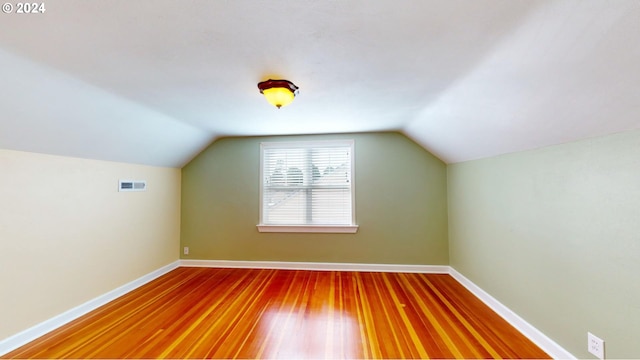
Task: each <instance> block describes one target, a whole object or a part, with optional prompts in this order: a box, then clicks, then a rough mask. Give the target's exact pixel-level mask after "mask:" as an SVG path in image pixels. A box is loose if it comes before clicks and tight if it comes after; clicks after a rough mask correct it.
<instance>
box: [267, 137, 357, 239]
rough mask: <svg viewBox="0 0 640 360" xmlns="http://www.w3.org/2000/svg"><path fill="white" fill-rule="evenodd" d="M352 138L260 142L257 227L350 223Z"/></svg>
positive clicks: (352, 222) (351, 211)
mask: <svg viewBox="0 0 640 360" xmlns="http://www.w3.org/2000/svg"><path fill="white" fill-rule="evenodd" d="M353 145H354V142H353V140H340V141H321V142H317V141H316V142H278V143H262V144H261V178H262V179H261V197H262V199H261V200H262V201H261V212H260V223H261V224H262V225H284V226H287V225H292V226H300V225H311V226H326V225H328V226H336V225H337V226H343V225H347V226H350V225H354V214H353V210H354V204H353V199H354V192H353V171H352V170H353V159H354V156H353V147H354V146H353Z"/></svg>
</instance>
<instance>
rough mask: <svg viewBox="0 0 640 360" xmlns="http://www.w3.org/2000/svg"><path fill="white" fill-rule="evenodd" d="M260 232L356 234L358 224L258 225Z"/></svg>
mask: <svg viewBox="0 0 640 360" xmlns="http://www.w3.org/2000/svg"><path fill="white" fill-rule="evenodd" d="M256 226H257V228H258V231H259V232H271V233H329V234H355V233H356V232H357V231H358V225H256Z"/></svg>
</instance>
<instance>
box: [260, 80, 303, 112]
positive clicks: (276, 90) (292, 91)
mask: <svg viewBox="0 0 640 360" xmlns="http://www.w3.org/2000/svg"><path fill="white" fill-rule="evenodd" d="M258 89H260V93H261V94H263V95H264V97H266V98H267V101H268V102H269V103H271V105H273V106H275V107H277V108H278V109H280V108H281V107H283V106H287V105H289V104H291V102H292V101H293V98H294V97H295V96H296V95H298V87H297V86H295V85H294V84H293V83H292V82H291V81H289V80H271V79H269V80H267V81H263V82H260V83H258Z"/></svg>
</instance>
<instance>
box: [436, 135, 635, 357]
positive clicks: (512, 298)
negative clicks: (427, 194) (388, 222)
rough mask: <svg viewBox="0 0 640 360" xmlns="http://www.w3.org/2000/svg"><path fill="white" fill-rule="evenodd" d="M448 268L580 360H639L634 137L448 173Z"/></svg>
mask: <svg viewBox="0 0 640 360" xmlns="http://www.w3.org/2000/svg"><path fill="white" fill-rule="evenodd" d="M448 184H449V224H450V227H449V235H450V255H451V265H452V266H453V267H454V268H455V269H457V270H458V271H460V272H461V273H462V274H464V275H465V276H466V277H468V278H469V279H470V280H472V281H473V282H475V283H476V284H477V285H479V286H480V287H482V288H483V289H484V290H486V291H487V292H488V293H490V294H491V295H493V296H494V297H496V298H497V299H498V300H499V301H501V302H502V303H504V304H505V305H506V306H508V307H509V308H511V309H512V310H514V311H515V312H516V313H517V314H518V315H520V316H522V317H523V318H524V319H526V320H527V321H528V322H529V323H531V324H532V325H534V326H535V327H537V328H538V329H539V330H541V331H542V332H543V333H545V334H546V335H548V336H549V337H551V338H552V339H554V340H555V341H556V342H557V343H559V344H560V345H561V346H563V347H564V348H565V349H567V350H568V351H570V352H571V353H572V354H574V355H576V356H578V357H579V358H593V356H592V355H590V354H589V353H588V352H587V350H586V348H587V346H586V344H587V331H591V332H592V333H594V334H595V335H597V336H599V337H601V338H603V339H604V340H605V342H606V346H605V348H606V352H607V354H606V355H607V358H640V341H638V339H640V285H639V284H640V283H639V280H638V276H639V275H640V132H639V131H635V132H628V133H622V134H617V135H613V136H608V137H602V138H597V139H592V140H586V141H580V142H576V143H571V144H565V145H559V146H552V147H547V148H543V149H540V150H535V151H528V152H522V153H517V154H511V155H504V156H499V157H495V158H490V159H484V160H478V161H471V162H466V163H460V164H455V165H451V166H449V169H448Z"/></svg>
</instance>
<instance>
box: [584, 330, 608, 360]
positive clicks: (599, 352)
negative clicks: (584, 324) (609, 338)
mask: <svg viewBox="0 0 640 360" xmlns="http://www.w3.org/2000/svg"><path fill="white" fill-rule="evenodd" d="M587 341H588V344H587V349H588V350H589V352H590V353H592V354H593V355H595V356H597V357H598V359H604V340H602V339H600V338H599V337H597V336H595V335H593V334H592V333H590V332H588V333H587Z"/></svg>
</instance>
